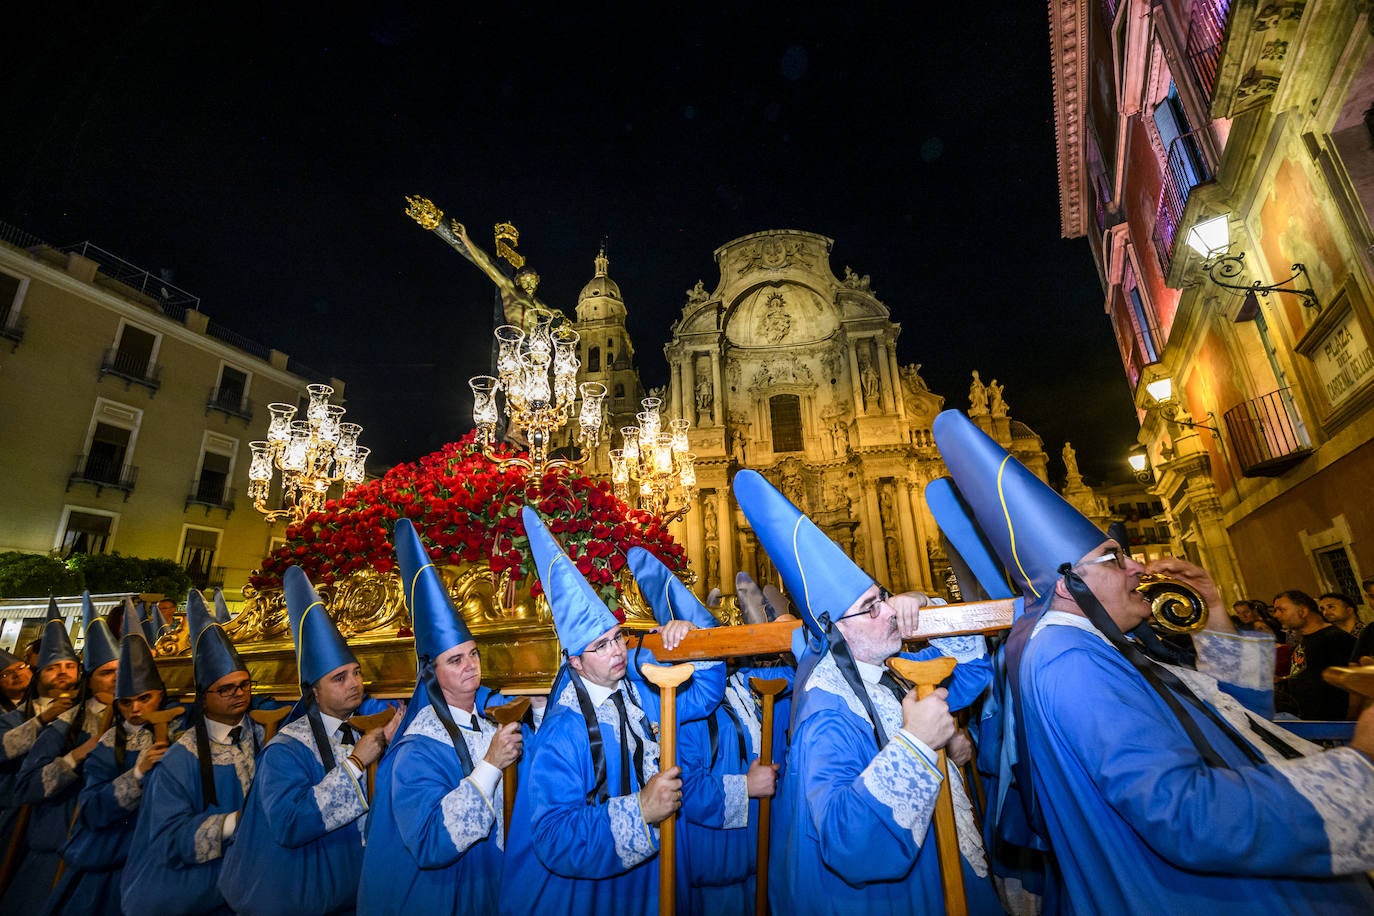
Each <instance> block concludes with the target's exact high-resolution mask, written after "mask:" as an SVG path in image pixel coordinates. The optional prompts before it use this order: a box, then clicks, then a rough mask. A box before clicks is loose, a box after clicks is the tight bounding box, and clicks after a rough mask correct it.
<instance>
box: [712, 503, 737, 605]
mask: <svg viewBox="0 0 1374 916" xmlns="http://www.w3.org/2000/svg"><path fill="white" fill-rule="evenodd" d="M730 515H731V512H730V491H729V490H728V489H724V488H722V489H719V490H717V491H716V533H717V534H718V535H719V536H720V590H721V592H724V593H732V592H734V590H735V572H736V569H735V526H734V525H733V524H731V523H730Z"/></svg>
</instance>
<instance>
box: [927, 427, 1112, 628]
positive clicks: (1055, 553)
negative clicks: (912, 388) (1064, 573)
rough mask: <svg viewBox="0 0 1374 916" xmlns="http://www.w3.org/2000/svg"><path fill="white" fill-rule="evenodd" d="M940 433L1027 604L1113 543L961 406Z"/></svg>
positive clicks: (961, 486) (958, 478)
mask: <svg viewBox="0 0 1374 916" xmlns="http://www.w3.org/2000/svg"><path fill="white" fill-rule="evenodd" d="M933 432H934V434H935V444H936V446H937V447H938V448H939V450H940V456H941V457H942V458H944V460H945V465H946V466H947V467H948V468H949V472H950V475H951V476H953V478H954V485H955V486H956V487H957V488H958V490H959V494H960V495H961V496H963V498H964V500H965V502H967V503H968V506H969V508H970V509H972V510H973V515H974V518H976V519H977V520H978V527H980V528H981V529H982V531H983V534H984V535H986V536H987V539H988V543H989V544H990V545H991V546H992V549H993V550H994V551H995V552H996V553H997V556H998V557H999V558H1001V560H1002V565H1003V566H1004V567H1006V570H1007V572H1008V573H1009V574H1010V575H1011V577H1012V581H1013V582H1014V583H1015V584H1016V585H1017V586H1018V587H1019V588H1020V589H1021V591H1022V593H1023V594H1024V595H1025V596H1026V603H1027V605H1030V604H1031V603H1033V602H1035V601H1038V600H1040V599H1043V598H1045V597H1046V596H1048V595H1049V594H1050V592H1051V590H1053V588H1054V585H1055V582H1057V581H1058V579H1059V567H1060V565H1061V564H1063V563H1075V562H1077V561H1078V560H1080V559H1082V558H1083V557H1084V556H1085V555H1087V553H1088V552H1089V551H1091V550H1093V549H1094V548H1095V547H1097V546H1099V545H1100V544H1102V542H1104V541H1106V540H1107V535H1106V534H1104V533H1103V532H1102V530H1101V529H1099V528H1098V527H1097V526H1096V525H1094V524H1093V523H1092V522H1090V521H1088V519H1087V518H1086V517H1085V516H1084V515H1083V513H1081V512H1079V511H1078V510H1077V509H1075V508H1074V507H1073V506H1071V505H1069V503H1068V502H1066V501H1065V500H1064V497H1062V496H1060V495H1059V494H1058V493H1056V492H1054V490H1052V489H1050V486H1049V484H1047V483H1045V482H1044V481H1043V480H1041V479H1040V478H1039V477H1036V476H1035V475H1034V474H1032V473H1031V472H1030V471H1029V470H1028V469H1027V468H1026V467H1025V465H1023V464H1021V462H1019V461H1017V460H1016V459H1015V458H1013V457H1012V456H1011V455H1009V454H1007V451H1006V449H1004V448H1002V446H1000V445H998V444H997V443H996V442H994V441H993V440H992V438H990V437H989V436H988V434H987V433H985V432H983V431H982V430H981V429H979V428H978V427H977V426H974V425H973V423H972V421H970V420H969V418H968V417H966V416H964V415H963V414H962V413H960V412H959V411H957V410H946V411H945V412H944V413H942V414H940V415H939V416H938V417H936V418H935V423H934V425H933Z"/></svg>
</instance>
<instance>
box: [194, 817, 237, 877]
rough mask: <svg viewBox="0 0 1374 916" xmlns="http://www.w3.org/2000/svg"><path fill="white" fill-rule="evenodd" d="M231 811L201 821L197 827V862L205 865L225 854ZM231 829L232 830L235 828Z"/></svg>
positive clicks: (195, 841) (195, 840)
mask: <svg viewBox="0 0 1374 916" xmlns="http://www.w3.org/2000/svg"><path fill="white" fill-rule="evenodd" d="M230 813H234V812H229V813H226V814H212V815H210V816H209V817H207V818H206V819H205V820H203V821H201V822H200V826H199V827H197V828H196V834H195V839H194V843H195V851H196V864H197V865H204V864H205V863H206V862H213V861H215V860H216V859H218V858H220V857H221V856H223V855H224V841H225V840H226V839H228V837H226V836H225V834H224V831H225V821H227V820H228V819H229V814H230ZM229 830H230V831H231V832H232V831H233V828H232V827H230V828H229Z"/></svg>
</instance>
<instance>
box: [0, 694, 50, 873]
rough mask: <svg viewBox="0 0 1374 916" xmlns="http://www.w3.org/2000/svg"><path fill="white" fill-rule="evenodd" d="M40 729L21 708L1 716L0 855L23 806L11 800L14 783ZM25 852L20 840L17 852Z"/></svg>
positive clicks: (7, 842) (34, 718)
mask: <svg viewBox="0 0 1374 916" xmlns="http://www.w3.org/2000/svg"><path fill="white" fill-rule="evenodd" d="M21 726H22V727H21ZM42 730H43V723H42V722H39V721H38V719H37V717H36V716H29V715H27V714H26V713H25V711H24V707H23V705H20V706H19V707H18V708H17V709H11V710H10V711H9V712H6V713H4V714H3V715H0V856H4V855H5V852H6V850H7V849H8V848H9V843H10V838H11V836H13V834H14V830H15V828H16V826H18V822H19V812H20V810H21V809H22V807H23V806H22V805H20V804H19V802H17V801H16V800H15V798H14V782H15V780H16V779H17V778H18V776H19V768H20V767H21V766H22V765H23V764H24V757H25V756H27V755H28V753H29V751H30V750H31V749H32V748H33V743H34V741H36V740H38V735H39V733H40V732H41V731H42ZM23 849H24V846H23V840H22V838H20V849H19V851H20V853H21V854H22V852H23Z"/></svg>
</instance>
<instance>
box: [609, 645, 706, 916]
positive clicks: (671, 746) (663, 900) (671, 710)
mask: <svg viewBox="0 0 1374 916" xmlns="http://www.w3.org/2000/svg"><path fill="white" fill-rule="evenodd" d="M640 670H641V671H643V672H644V680H646V681H648V682H649V683H650V684H653V685H654V686H655V687H657V688H658V692H659V735H658V748H659V753H658V769H659V772H662V771H664V770H667V769H671V768H672V767H675V766H677V688H678V685H679V684H681V683H682V682H683V681H685V680H687V678H689V677H691V676H692V671H693V670H694V669H693V667H692V666H691V665H690V664H688V665H669V666H667V667H660V666H658V665H647V664H646V665H644V666H643V667H642V668H641V669H640ZM621 740H622V741H623V740H625V736H623V735H622V736H621ZM658 831H659V834H658V912H659V916H673V913H674V911H675V909H676V905H677V898H676V897H675V896H674V895H675V894H676V893H677V889H676V888H677V812H673V813H672V814H670V815H668V816H667V817H666V818H664V819H663V821H662V823H660V824H659V825H658Z"/></svg>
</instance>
